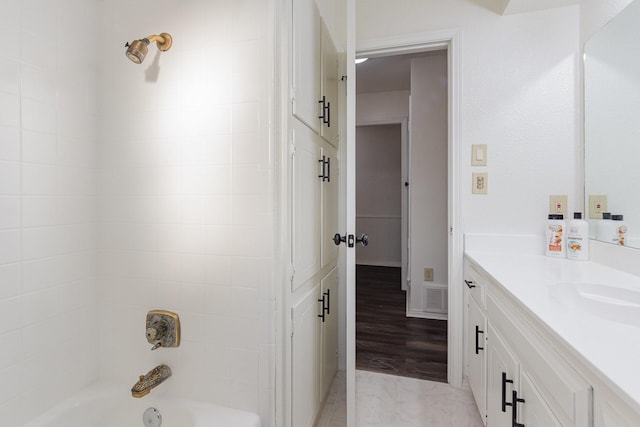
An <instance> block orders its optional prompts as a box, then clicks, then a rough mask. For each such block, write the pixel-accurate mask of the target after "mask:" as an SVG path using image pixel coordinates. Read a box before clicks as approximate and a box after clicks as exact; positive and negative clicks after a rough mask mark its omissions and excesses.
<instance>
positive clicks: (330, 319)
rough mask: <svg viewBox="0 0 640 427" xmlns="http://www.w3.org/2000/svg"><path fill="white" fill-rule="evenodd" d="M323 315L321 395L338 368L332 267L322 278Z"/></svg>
mask: <svg viewBox="0 0 640 427" xmlns="http://www.w3.org/2000/svg"><path fill="white" fill-rule="evenodd" d="M322 294H323V296H324V298H325V301H326V303H325V308H326V310H325V317H324V322H323V323H322V395H321V399H320V400H323V399H324V397H325V396H326V395H327V393H328V392H329V389H330V388H331V383H332V382H333V378H334V377H335V375H336V372H337V370H338V272H337V270H336V269H335V268H334V269H332V270H331V272H330V273H329V274H327V275H326V276H325V278H324V279H322Z"/></svg>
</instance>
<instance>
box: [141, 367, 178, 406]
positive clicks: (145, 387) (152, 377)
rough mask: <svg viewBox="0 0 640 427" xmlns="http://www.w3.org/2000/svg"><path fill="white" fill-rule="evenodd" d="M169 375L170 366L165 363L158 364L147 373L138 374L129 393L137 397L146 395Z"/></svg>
mask: <svg viewBox="0 0 640 427" xmlns="http://www.w3.org/2000/svg"><path fill="white" fill-rule="evenodd" d="M170 376H171V368H170V367H168V366H167V365H158V366H156V367H155V368H153V369H152V370H150V371H149V372H147V375H140V379H139V380H138V382H137V383H135V384H134V385H133V387H131V395H132V396H133V397H137V398H140V397H143V396H146V395H147V394H149V392H150V391H151V390H152V389H154V388H156V387H157V386H158V385H159V384H161V383H162V382H164V380H166V379H167V378H169V377H170Z"/></svg>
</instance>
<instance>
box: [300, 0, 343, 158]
mask: <svg viewBox="0 0 640 427" xmlns="http://www.w3.org/2000/svg"><path fill="white" fill-rule="evenodd" d="M292 10H293V14H292V17H293V49H292V61H291V62H292V78H291V102H292V113H293V115H294V116H295V117H296V118H297V119H298V120H300V121H301V122H302V123H304V124H305V125H307V126H309V128H311V129H312V130H313V131H314V132H316V133H317V134H318V135H321V136H322V137H323V138H324V139H325V140H326V141H328V142H329V143H330V144H332V145H333V146H334V147H337V145H338V129H339V123H340V115H339V108H338V104H339V99H338V81H339V68H338V67H339V64H338V51H337V49H336V46H335V43H334V42H333V39H332V38H331V33H330V32H329V30H328V29H327V27H326V25H325V23H324V21H323V20H322V18H321V17H320V12H319V11H318V7H317V5H316V2H315V1H314V0H295V1H293V2H292Z"/></svg>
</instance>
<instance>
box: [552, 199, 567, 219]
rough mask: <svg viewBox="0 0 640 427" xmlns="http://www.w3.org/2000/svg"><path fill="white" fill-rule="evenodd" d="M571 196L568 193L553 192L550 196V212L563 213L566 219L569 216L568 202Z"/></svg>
mask: <svg viewBox="0 0 640 427" xmlns="http://www.w3.org/2000/svg"><path fill="white" fill-rule="evenodd" d="M568 201H569V197H567V195H566V194H552V195H550V196H549V213H550V214H562V215H563V216H564V219H568V217H567V212H568V210H567V203H568Z"/></svg>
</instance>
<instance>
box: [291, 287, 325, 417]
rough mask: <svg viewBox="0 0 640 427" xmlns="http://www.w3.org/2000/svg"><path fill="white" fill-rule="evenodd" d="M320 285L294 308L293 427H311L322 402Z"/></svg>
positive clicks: (292, 339) (292, 358) (292, 315)
mask: <svg viewBox="0 0 640 427" xmlns="http://www.w3.org/2000/svg"><path fill="white" fill-rule="evenodd" d="M318 300H321V292H320V283H318V284H316V285H315V286H314V287H313V289H311V291H309V292H308V293H307V294H306V295H305V296H304V297H303V298H302V299H301V300H300V301H299V302H298V304H296V305H294V306H293V308H292V310H291V311H292V313H291V317H292V320H293V328H294V329H293V336H292V338H291V361H292V373H293V375H292V382H293V384H291V405H292V406H291V407H292V426H295V427H298V426H300V427H310V426H313V423H314V422H315V417H316V413H317V410H318V405H319V402H320V357H321V354H320V328H321V322H320V319H318V315H319V314H320V313H321V310H322V307H321V305H320V302H319V301H318Z"/></svg>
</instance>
